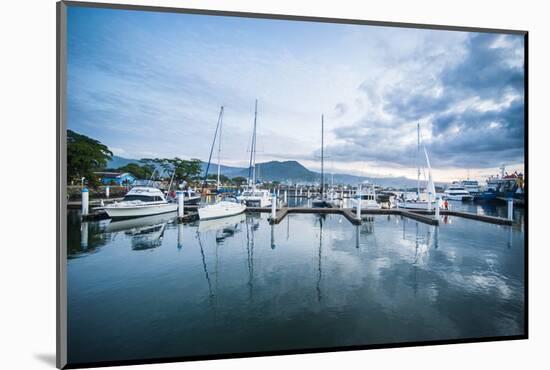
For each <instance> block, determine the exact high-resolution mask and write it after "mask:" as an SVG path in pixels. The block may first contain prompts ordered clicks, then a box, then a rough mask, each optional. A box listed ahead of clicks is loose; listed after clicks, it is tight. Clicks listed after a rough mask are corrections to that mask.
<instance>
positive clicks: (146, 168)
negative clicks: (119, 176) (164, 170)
mask: <svg viewBox="0 0 550 370" xmlns="http://www.w3.org/2000/svg"><path fill="white" fill-rule="evenodd" d="M154 169H155V167H154V166H153V165H152V164H144V165H143V166H140V165H139V164H137V163H129V164H127V165H126V166H123V167H119V168H117V171H120V172H129V173H131V174H132V175H134V177H135V178H136V179H144V180H146V179H149V178H150V177H151V175H152V174H153V171H154Z"/></svg>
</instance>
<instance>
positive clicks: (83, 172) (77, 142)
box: [67, 130, 113, 184]
mask: <svg viewBox="0 0 550 370" xmlns="http://www.w3.org/2000/svg"><path fill="white" fill-rule="evenodd" d="M112 156H113V153H112V152H111V151H110V150H109V148H108V147H107V146H106V145H103V144H102V143H100V142H99V141H97V140H94V139H92V138H89V137H87V136H85V135H81V134H78V133H76V132H74V131H72V130H67V181H71V180H77V181H79V180H80V179H81V178H82V177H85V178H86V179H87V180H88V183H89V184H95V183H96V182H97V179H96V178H95V175H94V174H93V172H94V171H99V170H102V169H104V168H105V166H107V162H108V161H109V159H111V157H112Z"/></svg>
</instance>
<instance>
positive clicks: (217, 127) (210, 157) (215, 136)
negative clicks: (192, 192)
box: [153, 106, 223, 192]
mask: <svg viewBox="0 0 550 370" xmlns="http://www.w3.org/2000/svg"><path fill="white" fill-rule="evenodd" d="M222 113H223V106H222V107H221V109H220V115H219V116H218V123H217V124H216V131H215V132H214V140H212V146H211V147H210V155H209V156H208V164H207V165H206V171H204V179H203V180H202V190H201V192H203V191H204V188H205V187H206V179H207V178H208V170H209V169H210V164H211V163H212V153H214V147H215V145H216V138H217V137H218V130H219V129H220V124H221V121H222ZM218 167H219V166H218ZM153 173H154V171H153Z"/></svg>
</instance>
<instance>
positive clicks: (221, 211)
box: [198, 106, 246, 220]
mask: <svg viewBox="0 0 550 370" xmlns="http://www.w3.org/2000/svg"><path fill="white" fill-rule="evenodd" d="M222 127H223V106H222V107H221V108H220V114H219V116H218V124H217V125H216V131H215V133H214V140H213V142H212V147H211V148H210V156H209V158H208V164H207V166H206V171H205V175H204V181H203V189H204V187H205V185H206V179H207V177H208V169H209V168H210V163H211V162H212V153H213V151H214V146H215V145H216V139H218V179H217V189H218V190H219V189H220V168H221V151H222V140H221V134H222ZM245 210H246V205H244V204H241V203H240V202H239V201H238V200H237V199H236V198H235V197H233V196H231V195H223V194H222V195H218V196H216V200H215V203H214V204H206V205H204V206H202V207H199V209H198V213H199V219H200V220H210V219H214V218H221V217H228V216H234V215H238V214H240V213H243V212H244V211H245Z"/></svg>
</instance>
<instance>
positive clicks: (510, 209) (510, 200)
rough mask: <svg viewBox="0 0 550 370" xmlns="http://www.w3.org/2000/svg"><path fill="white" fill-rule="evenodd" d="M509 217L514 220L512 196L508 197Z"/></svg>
mask: <svg viewBox="0 0 550 370" xmlns="http://www.w3.org/2000/svg"><path fill="white" fill-rule="evenodd" d="M507 202H508V219H509V220H510V221H512V220H513V219H514V201H513V200H512V198H508V200H507Z"/></svg>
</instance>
